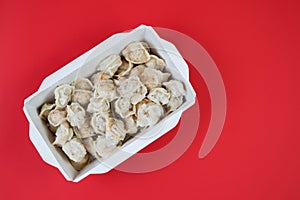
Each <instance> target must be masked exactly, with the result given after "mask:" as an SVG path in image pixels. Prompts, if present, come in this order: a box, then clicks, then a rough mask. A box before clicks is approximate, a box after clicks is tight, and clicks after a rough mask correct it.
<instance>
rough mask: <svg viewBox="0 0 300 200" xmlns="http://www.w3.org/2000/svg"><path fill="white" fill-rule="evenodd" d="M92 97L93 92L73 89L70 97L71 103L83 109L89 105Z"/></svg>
mask: <svg viewBox="0 0 300 200" xmlns="http://www.w3.org/2000/svg"><path fill="white" fill-rule="evenodd" d="M92 96H93V92H91V91H89V90H80V89H75V90H74V92H73V95H72V101H73V102H77V103H79V104H80V105H82V106H83V107H86V106H87V105H88V104H89V103H90V99H91V98H92Z"/></svg>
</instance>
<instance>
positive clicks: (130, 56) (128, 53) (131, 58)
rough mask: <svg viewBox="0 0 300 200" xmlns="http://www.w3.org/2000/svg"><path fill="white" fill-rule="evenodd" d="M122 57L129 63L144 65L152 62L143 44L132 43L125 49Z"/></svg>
mask: <svg viewBox="0 0 300 200" xmlns="http://www.w3.org/2000/svg"><path fill="white" fill-rule="evenodd" d="M122 55H123V56H124V57H125V59H126V60H127V61H128V62H132V63H134V64H142V63H145V62H148V61H149V60H150V54H149V53H148V51H147V49H146V48H145V44H144V43H141V42H132V43H130V44H128V45H127V46H126V47H125V48H124V49H123V51H122Z"/></svg>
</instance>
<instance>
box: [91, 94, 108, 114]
mask: <svg viewBox="0 0 300 200" xmlns="http://www.w3.org/2000/svg"><path fill="white" fill-rule="evenodd" d="M87 111H88V112H90V113H100V112H101V113H109V111H110V104H109V101H108V100H107V99H104V98H100V97H98V98H96V97H93V98H91V99H90V103H89V105H88V107H87Z"/></svg>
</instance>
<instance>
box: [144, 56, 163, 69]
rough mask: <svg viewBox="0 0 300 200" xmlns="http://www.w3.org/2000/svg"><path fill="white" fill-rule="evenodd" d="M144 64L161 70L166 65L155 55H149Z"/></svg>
mask: <svg viewBox="0 0 300 200" xmlns="http://www.w3.org/2000/svg"><path fill="white" fill-rule="evenodd" d="M145 65H146V66H147V67H149V68H152V69H157V70H161V71H162V70H163V69H164V68H165V67H166V63H165V61H164V60H163V59H161V58H159V57H157V56H155V55H151V56H150V60H149V61H148V62H146V63H145Z"/></svg>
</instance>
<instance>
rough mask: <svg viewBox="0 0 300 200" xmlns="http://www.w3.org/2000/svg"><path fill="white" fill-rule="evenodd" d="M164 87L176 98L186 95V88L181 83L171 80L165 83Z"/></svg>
mask: <svg viewBox="0 0 300 200" xmlns="http://www.w3.org/2000/svg"><path fill="white" fill-rule="evenodd" d="M163 86H165V87H166V88H167V90H168V91H169V92H170V93H171V94H172V96H174V97H179V96H182V95H185V93H186V92H185V89H184V86H183V84H182V83H181V82H180V81H176V80H170V81H168V82H164V83H163Z"/></svg>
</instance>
